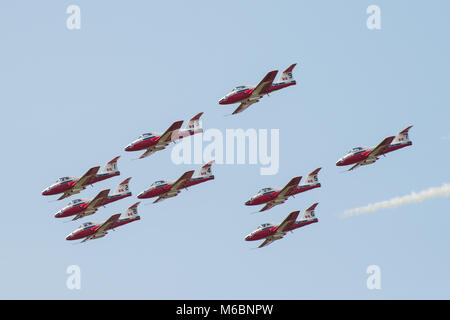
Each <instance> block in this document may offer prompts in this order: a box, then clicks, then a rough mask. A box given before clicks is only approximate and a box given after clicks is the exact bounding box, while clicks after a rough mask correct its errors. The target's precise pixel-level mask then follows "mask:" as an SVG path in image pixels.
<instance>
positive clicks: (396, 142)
mask: <svg viewBox="0 0 450 320" xmlns="http://www.w3.org/2000/svg"><path fill="white" fill-rule="evenodd" d="M411 128H412V126H409V127H408V128H406V129H405V130H402V131H400V133H399V134H398V135H397V136H391V137H387V138H386V139H384V140H383V141H381V143H380V144H379V145H377V146H376V147H357V148H353V149H352V150H350V151H349V152H348V153H347V154H346V155H345V156H344V157H342V158H341V159H339V160H338V161H337V162H336V165H337V166H348V165H351V164H354V166H352V167H351V168H350V169H348V171H350V170H353V169H356V168H358V167H359V166H365V165H368V164H372V163H374V162H375V161H377V160H378V159H379V158H378V157H379V156H381V155H385V154H386V153H389V152H392V151H395V150H398V149H401V148H404V147H407V146H410V145H412V142H411V141H410V140H409V137H408V131H409V129H411Z"/></svg>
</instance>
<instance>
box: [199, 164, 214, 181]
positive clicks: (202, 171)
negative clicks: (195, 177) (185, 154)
mask: <svg viewBox="0 0 450 320" xmlns="http://www.w3.org/2000/svg"><path fill="white" fill-rule="evenodd" d="M213 163H214V160H211V161H210V162H208V163H207V164H205V165H204V166H203V167H202V168H201V169H200V173H199V176H200V177H206V176H211V175H212V170H211V166H212V164H213Z"/></svg>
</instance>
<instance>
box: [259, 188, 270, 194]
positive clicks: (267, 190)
mask: <svg viewBox="0 0 450 320" xmlns="http://www.w3.org/2000/svg"><path fill="white" fill-rule="evenodd" d="M272 190H273V188H263V189H261V190H259V192H258V194H262V193H266V192H269V191H272Z"/></svg>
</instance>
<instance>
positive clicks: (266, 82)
mask: <svg viewBox="0 0 450 320" xmlns="http://www.w3.org/2000/svg"><path fill="white" fill-rule="evenodd" d="M277 73H278V70H273V71H270V72H269V73H268V74H266V76H265V77H264V78H263V79H262V80H261V82H260V83H258V85H257V86H256V87H255V89H254V90H253V92H252V97H257V96H260V95H261V94H265V93H267V92H268V90H267V89H268V88H269V87H270V86H272V83H273V80H275V77H276V75H277Z"/></svg>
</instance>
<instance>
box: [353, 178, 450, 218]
mask: <svg viewBox="0 0 450 320" xmlns="http://www.w3.org/2000/svg"><path fill="white" fill-rule="evenodd" d="M449 196H450V184H449V183H444V184H443V185H442V187H433V188H429V189H426V190H423V191H420V192H418V193H416V192H411V193H410V194H408V195H406V196H403V197H395V198H392V199H390V200H386V201H381V202H376V203H371V204H368V205H367V206H364V207H359V208H354V209H350V210H347V211H345V212H344V217H352V216H357V215H360V214H363V213H370V212H375V211H378V210H382V209H390V208H395V207H399V206H403V205H405V204H409V203H413V202H422V201H423V200H426V199H431V198H436V197H449Z"/></svg>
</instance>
